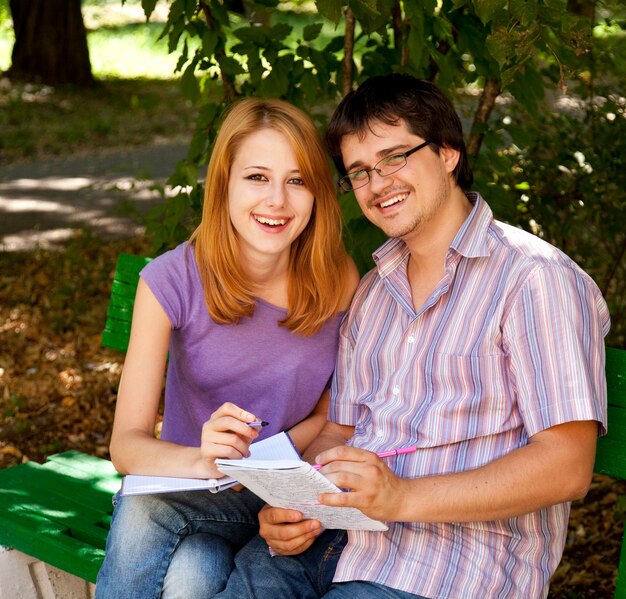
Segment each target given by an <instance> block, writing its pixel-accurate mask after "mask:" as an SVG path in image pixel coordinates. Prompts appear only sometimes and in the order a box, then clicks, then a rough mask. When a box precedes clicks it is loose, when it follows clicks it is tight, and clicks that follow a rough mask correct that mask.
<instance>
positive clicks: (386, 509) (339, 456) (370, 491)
mask: <svg viewBox="0 0 626 599" xmlns="http://www.w3.org/2000/svg"><path fill="white" fill-rule="evenodd" d="M316 461H317V463H318V464H322V465H323V468H322V469H321V473H322V474H323V475H324V476H325V477H326V478H328V479H329V480H331V481H332V482H333V483H334V484H335V485H337V486H338V487H339V488H341V489H347V492H346V493H323V494H321V495H320V496H319V500H320V503H323V504H324V505H329V506H342V507H355V508H357V509H359V510H361V511H362V512H363V513H364V514H365V515H367V516H369V517H370V518H373V519H374V520H382V521H387V522H391V521H394V520H396V519H397V518H396V517H395V515H396V514H398V507H399V505H400V504H401V503H402V502H403V500H404V497H405V496H406V495H407V494H408V492H409V491H408V488H407V487H408V485H407V481H406V480H405V479H402V478H400V477H398V476H396V475H395V474H394V473H393V472H392V471H391V470H390V469H389V468H388V467H387V465H386V464H385V463H384V462H383V460H381V459H380V458H379V457H378V456H377V455H376V454H375V453H372V452H371V451H365V450H363V449H357V448H355V447H348V446H341V447H333V448H332V449H329V450H327V451H324V452H323V453H321V454H320V455H319V456H317V459H316Z"/></svg>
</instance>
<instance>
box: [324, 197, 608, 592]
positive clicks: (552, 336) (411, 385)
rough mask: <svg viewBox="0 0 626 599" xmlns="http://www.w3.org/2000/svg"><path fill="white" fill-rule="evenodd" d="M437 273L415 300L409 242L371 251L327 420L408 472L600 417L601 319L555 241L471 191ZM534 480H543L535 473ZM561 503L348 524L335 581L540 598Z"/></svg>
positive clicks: (559, 545)
mask: <svg viewBox="0 0 626 599" xmlns="http://www.w3.org/2000/svg"><path fill="white" fill-rule="evenodd" d="M468 197H469V199H470V200H471V201H472V203H473V204H474V208H473V210H472V212H471V213H470V215H469V216H468V218H467V219H466V221H465V223H464V224H463V226H462V227H461V228H460V230H459V231H458V233H457V235H456V236H455V238H454V240H453V242H452V244H451V246H450V248H449V250H448V252H447V254H446V260H445V275H444V277H443V279H442V280H441V281H440V282H439V284H438V285H437V286H436V288H435V289H434V291H433V292H432V294H431V295H430V297H429V298H428V299H427V300H426V301H425V303H424V305H423V306H422V307H421V308H420V309H419V311H418V312H416V311H415V309H414V307H413V305H412V301H411V291H410V287H409V282H408V279H407V265H408V258H409V251H408V248H407V247H406V245H405V244H404V242H403V241H401V240H398V239H391V240H389V241H387V242H386V243H385V244H384V245H383V246H382V247H381V248H379V250H377V252H376V253H375V254H374V259H375V261H376V268H375V269H373V270H372V271H371V272H370V273H368V274H367V275H366V276H365V277H364V278H363V281H362V283H361V285H360V287H359V289H358V291H357V293H356V295H355V299H354V301H353V304H352V308H351V309H350V313H349V315H348V317H347V318H346V320H345V322H344V323H343V325H342V330H341V336H340V349H339V361H338V366H337V370H336V373H335V376H334V379H333V388H332V399H331V408H330V419H331V420H332V421H334V422H337V423H340V424H345V425H351V426H354V427H355V432H354V437H353V438H352V441H351V444H352V445H354V446H356V447H361V448H364V449H368V450H371V451H382V450H385V449H389V448H394V447H402V446H405V445H417V447H418V451H417V452H416V453H412V454H406V455H402V456H398V457H395V458H393V459H392V460H388V461H387V463H388V465H389V466H390V467H391V468H392V469H394V471H395V472H396V473H397V474H398V475H400V476H402V477H405V478H417V477H423V476H429V475H435V474H446V473H452V472H459V471H466V470H470V469H473V468H477V467H480V466H482V465H484V464H486V463H489V462H491V461H493V460H495V459H496V458H498V457H500V456H503V455H505V454H507V453H509V452H511V451H513V450H514V449H516V448H519V447H520V446H523V445H525V444H527V443H528V438H529V436H532V435H534V434H536V433H538V432H540V431H542V430H544V429H547V428H549V427H552V426H555V425H558V424H562V423H565V422H569V421H577V420H596V421H598V422H599V423H600V424H599V432H600V433H601V434H603V433H604V431H605V427H606V382H605V378H604V341H603V338H604V336H605V335H606V333H607V332H608V329H609V325H610V320H609V314H608V309H607V306H606V303H605V302H604V300H603V298H602V295H601V293H600V291H599V289H598V288H597V286H596V285H595V283H594V282H593V281H592V279H591V278H590V277H589V276H588V275H587V274H585V272H584V271H583V270H582V269H580V268H579V267H578V266H577V265H576V264H575V263H574V262H573V261H572V260H570V259H569V258H568V257H567V256H566V255H565V254H563V253H562V252H561V251H559V250H558V249H556V248H555V247H553V246H551V245H550V244H548V243H546V242H544V241H542V240H541V239H539V238H537V237H535V236H534V235H531V234H529V233H527V232H525V231H522V230H521V229H517V228H515V227H512V226H509V225H506V224H504V223H501V222H498V221H496V220H494V218H493V215H492V213H491V210H490V209H489V207H488V205H487V204H486V203H485V202H484V200H483V199H482V198H481V197H480V196H479V195H478V194H476V193H472V194H469V196H468ZM538 484H541V481H538ZM569 508H570V505H569V503H565V504H559V505H555V506H553V507H550V508H546V509H542V510H540V511H538V512H535V513H532V514H528V515H523V516H519V517H515V518H510V519H507V520H498V521H491V522H488V521H485V522H464V523H421V522H409V523H390V525H389V530H388V531H387V532H384V533H380V532H368V531H355V532H352V531H351V532H350V533H349V541H348V544H347V546H346V548H345V550H344V551H343V554H342V557H341V559H340V562H339V565H338V568H337V572H336V574H335V581H337V582H339V581H347V580H369V581H373V582H377V583H380V584H384V585H387V586H389V587H393V588H397V589H400V590H403V591H407V592H410V593H415V594H418V595H423V596H425V597H429V598H437V599H439V598H444V597H445V598H451V597H455V598H468V599H469V598H471V599H475V598H476V597H480V598H481V599H490V598H499V599H502V598H505V597H506V598H512V597H519V598H520V599H532V598H535V597H545V596H547V593H548V585H549V580H550V576H551V575H552V573H553V572H554V570H555V568H556V566H557V565H558V562H559V560H560V558H561V554H562V551H563V547H564V544H565V536H566V532H567V520H568V517H569Z"/></svg>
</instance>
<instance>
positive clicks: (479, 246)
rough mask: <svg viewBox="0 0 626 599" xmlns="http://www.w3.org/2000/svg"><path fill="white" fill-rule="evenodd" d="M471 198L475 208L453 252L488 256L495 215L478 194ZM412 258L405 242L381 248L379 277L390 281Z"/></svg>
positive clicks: (472, 193)
mask: <svg viewBox="0 0 626 599" xmlns="http://www.w3.org/2000/svg"><path fill="white" fill-rule="evenodd" d="M467 198H468V200H469V201H470V202H471V203H472V204H473V208H472V211H471V212H470V213H469V215H468V217H467V218H466V219H465V222H464V223H463V224H462V225H461V228H460V229H459V230H458V232H457V234H456V235H455V236H454V239H453V240H452V243H451V244H450V248H451V249H453V250H455V251H456V252H458V253H459V254H461V255H462V256H465V257H466V258H478V257H481V256H488V255H489V249H488V247H487V233H488V230H489V227H490V225H491V223H492V222H493V213H492V212H491V208H489V206H488V204H487V202H485V200H483V198H482V197H481V195H480V194H479V193H478V192H475V191H470V192H469V193H468V194H467ZM408 254H409V248H408V247H407V246H406V244H405V243H404V241H402V240H401V239H398V238H395V237H392V238H391V239H388V240H387V241H386V242H385V243H384V244H383V245H381V246H380V247H379V248H378V249H377V250H376V251H375V252H374V253H373V254H372V257H373V258H374V262H375V263H376V268H377V269H378V274H379V275H380V276H381V277H386V276H387V275H389V273H391V272H392V271H393V270H395V269H396V268H397V267H398V266H399V265H400V264H403V263H404V262H405V261H406V260H407V257H408Z"/></svg>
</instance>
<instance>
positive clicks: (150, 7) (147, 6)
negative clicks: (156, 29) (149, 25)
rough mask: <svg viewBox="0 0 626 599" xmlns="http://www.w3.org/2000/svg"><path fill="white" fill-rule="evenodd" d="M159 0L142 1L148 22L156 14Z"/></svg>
mask: <svg viewBox="0 0 626 599" xmlns="http://www.w3.org/2000/svg"><path fill="white" fill-rule="evenodd" d="M156 3H157V0H141V8H143V12H144V14H145V15H146V20H148V19H150V16H151V15H152V13H153V12H154V8H155V6H156Z"/></svg>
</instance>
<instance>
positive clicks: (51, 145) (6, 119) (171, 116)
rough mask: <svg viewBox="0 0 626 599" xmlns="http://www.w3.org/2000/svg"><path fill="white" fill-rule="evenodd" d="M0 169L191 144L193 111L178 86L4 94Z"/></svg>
mask: <svg viewBox="0 0 626 599" xmlns="http://www.w3.org/2000/svg"><path fill="white" fill-rule="evenodd" d="M0 107H1V108H2V110H0V130H1V131H2V135H0V165H2V164H8V163H12V162H16V161H20V160H24V159H33V158H40V157H43V156H49V155H66V154H68V153H72V152H80V151H84V150H93V149H102V148H107V147H119V146H126V145H137V144H143V143H150V142H152V141H154V140H155V139H156V138H159V137H161V138H166V137H174V136H180V137H183V138H190V136H191V134H192V132H193V128H194V119H195V110H194V108H193V107H192V105H191V104H190V103H189V101H188V100H186V99H185V98H184V97H183V95H182V92H181V90H180V88H179V86H178V83H177V82H175V81H171V80H170V81H168V80H143V79H136V80H119V79H110V80H105V81H102V82H101V83H100V84H99V85H98V86H97V87H94V88H88V89H80V88H74V87H59V88H55V89H52V88H49V87H42V86H33V85H22V86H17V85H14V86H12V87H11V88H9V89H3V88H0Z"/></svg>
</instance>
